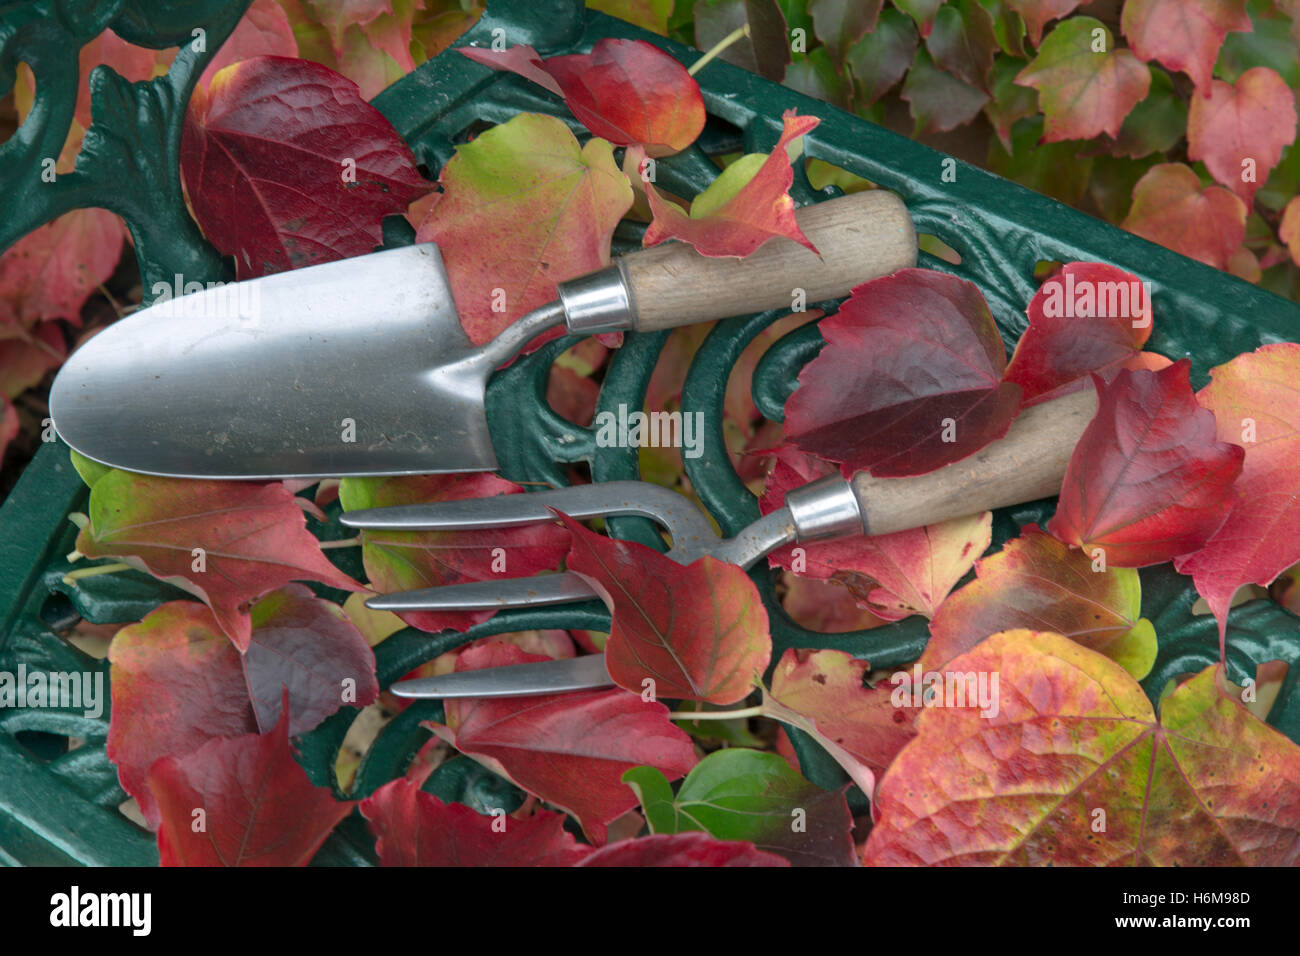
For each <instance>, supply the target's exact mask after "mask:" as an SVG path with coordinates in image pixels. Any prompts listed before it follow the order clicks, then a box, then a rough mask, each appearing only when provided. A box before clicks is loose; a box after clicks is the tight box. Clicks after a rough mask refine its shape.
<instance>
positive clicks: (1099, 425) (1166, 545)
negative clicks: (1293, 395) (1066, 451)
mask: <svg viewBox="0 0 1300 956" xmlns="http://www.w3.org/2000/svg"><path fill="white" fill-rule="evenodd" d="M1190 369H1191V362H1189V361H1188V360H1187V359H1183V360H1182V361H1180V362H1177V363H1175V364H1174V365H1171V366H1169V367H1168V368H1165V369H1162V370H1160V371H1158V372H1151V371H1146V370H1138V371H1130V370H1128V369H1124V370H1122V371H1120V372H1119V373H1118V374H1117V375H1116V376H1115V378H1114V379H1113V380H1112V381H1111V382H1110V383H1109V384H1106V383H1105V382H1103V381H1102V380H1101V378H1100V377H1098V376H1094V377H1093V384H1094V385H1095V387H1096V389H1097V398H1098V410H1097V415H1096V417H1094V418H1093V420H1092V422H1091V423H1089V425H1088V427H1087V428H1086V429H1084V432H1083V437H1082V438H1080V439H1079V443H1078V444H1077V445H1076V446H1075V448H1074V453H1073V454H1072V455H1071V456H1070V464H1069V465H1068V466H1067V468H1066V472H1065V483H1064V484H1063V486H1062V487H1061V497H1060V500H1059V502H1058V504H1057V507H1056V514H1054V515H1053V516H1052V519H1051V521H1049V522H1048V524H1047V530H1048V532H1049V533H1050V534H1051V535H1052V536H1053V537H1055V538H1056V539H1057V540H1059V541H1062V542H1064V543H1065V544H1068V545H1071V546H1073V547H1078V548H1083V549H1084V551H1086V552H1088V554H1089V555H1090V556H1091V557H1093V558H1095V557H1097V555H1096V553H1095V552H1096V550H1097V549H1101V551H1102V552H1104V557H1105V565H1106V566H1108V567H1109V566H1115V567H1144V566H1146V565H1149V564H1159V563H1161V562H1164V561H1171V560H1173V559H1174V558H1176V557H1178V556H1179V555H1184V554H1189V553H1191V552H1193V551H1196V550H1197V549H1198V548H1201V547H1202V546H1204V544H1205V542H1206V541H1208V540H1209V539H1210V536H1211V535H1213V534H1214V533H1215V531H1217V530H1218V528H1219V526H1220V525H1221V524H1223V521H1224V519H1225V518H1226V517H1227V515H1228V512H1229V510H1230V509H1231V508H1232V502H1233V496H1234V492H1233V482H1234V481H1235V480H1236V478H1237V476H1238V475H1239V474H1240V473H1241V467H1242V458H1243V457H1244V455H1245V452H1244V451H1243V450H1242V449H1241V446H1239V445H1234V444H1231V443H1229V442H1225V441H1220V440H1219V439H1217V438H1216V437H1215V416H1214V414H1213V413H1212V412H1210V411H1209V410H1207V409H1204V408H1201V407H1200V406H1199V405H1197V403H1196V396H1195V395H1194V394H1193V392H1192V387H1191V385H1190V384H1189V383H1188V374H1189V371H1190Z"/></svg>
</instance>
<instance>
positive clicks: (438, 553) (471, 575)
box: [339, 472, 569, 631]
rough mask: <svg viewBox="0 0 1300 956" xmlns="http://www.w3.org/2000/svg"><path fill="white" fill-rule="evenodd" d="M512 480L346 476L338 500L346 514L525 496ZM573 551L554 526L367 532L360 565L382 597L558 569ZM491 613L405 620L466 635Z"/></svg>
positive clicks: (416, 614)
mask: <svg viewBox="0 0 1300 956" xmlns="http://www.w3.org/2000/svg"><path fill="white" fill-rule="evenodd" d="M522 493H523V488H521V487H520V486H519V485H516V484H515V483H514V482H511V481H506V480H504V479H502V478H498V477H497V476H496V475H493V474H490V473H488V472H479V473H475V474H466V475H418V476H413V477H397V478H344V479H343V481H342V483H341V484H340V485H339V500H340V501H341V502H342V504H343V509H344V510H345V511H357V510H360V509H364V508H386V507H389V506H392V505H410V504H421V503H426V502H434V501H459V500H462V499H464V498H489V497H491V496H493V495H515V494H522ZM568 549H569V536H568V534H566V533H565V531H564V529H562V528H559V527H556V526H555V525H553V524H539V525H529V526H525V527H522V528H501V529H491V528H484V529H480V530H476V531H368V530H365V531H362V532H361V559H362V562H363V563H364V565H365V568H366V577H367V579H368V580H369V582H370V586H371V587H372V588H374V589H375V590H376V591H379V592H380V593H384V594H386V593H389V592H391V591H412V590H417V589H420V588H430V587H438V586H440V585H443V584H459V583H461V582H466V581H487V580H491V579H493V578H499V577H500V576H501V574H502V571H503V569H504V568H507V567H508V568H509V574H510V576H511V577H528V576H529V575H533V574H537V573H538V572H539V571H553V570H555V569H557V568H558V567H559V566H560V561H561V560H562V559H563V557H564V555H565V554H566V553H567V552H568ZM493 613H495V612H493V611H411V612H408V613H403V614H401V615H399V616H400V617H401V618H402V620H403V621H405V622H406V623H407V624H409V625H411V626H412V627H418V628H419V629H420V630H422V631H441V630H443V629H445V628H454V629H456V630H458V631H464V630H466V629H468V628H470V627H472V626H473V625H475V624H478V623H481V622H483V621H486V620H487V619H488V618H489V617H491V616H492V615H493Z"/></svg>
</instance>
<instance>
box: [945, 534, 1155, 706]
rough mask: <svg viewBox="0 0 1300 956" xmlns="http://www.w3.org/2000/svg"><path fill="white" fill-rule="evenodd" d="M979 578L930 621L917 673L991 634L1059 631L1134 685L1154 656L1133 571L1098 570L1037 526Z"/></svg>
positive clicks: (983, 567) (980, 568) (984, 565)
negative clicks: (1125, 674) (1118, 668)
mask: <svg viewBox="0 0 1300 956" xmlns="http://www.w3.org/2000/svg"><path fill="white" fill-rule="evenodd" d="M975 573H976V574H977V575H978V577H977V579H976V580H974V581H972V582H970V583H969V584H967V585H966V586H965V587H964V588H962V589H961V590H960V591H958V592H957V593H956V594H954V595H952V596H951V597H950V598H949V599H948V600H946V601H944V602H943V604H942V606H940V608H939V613H937V614H936V615H935V616H934V620H933V622H931V624H930V642H929V643H928V644H927V645H926V646H925V653H924V654H922V655H921V669H922V670H923V671H937V670H939V669H940V668H942V667H944V665H946V664H947V663H948V662H949V661H951V660H952V659H953V658H954V657H957V656H959V655H961V654H964V653H966V652H967V651H969V650H970V649H971V648H973V647H974V646H975V645H977V644H978V643H979V642H980V641H982V640H984V638H986V637H988V636H989V635H990V634H996V633H998V632H999V631H1012V630H1019V629H1025V630H1033V631H1050V632H1052V633H1054V634H1062V635H1064V636H1065V637H1068V638H1070V639H1071V640H1073V641H1077V642H1078V643H1080V644H1082V645H1083V646H1084V647H1087V648H1090V649H1092V650H1094V651H1097V652H1098V653H1101V654H1105V655H1106V656H1107V657H1109V658H1111V659H1112V660H1115V661H1117V662H1119V664H1120V665H1121V666H1122V667H1123V668H1124V669H1125V670H1127V671H1128V672H1129V673H1130V674H1132V675H1133V676H1134V678H1136V679H1137V680H1141V679H1142V678H1144V677H1146V676H1147V674H1148V673H1150V671H1151V665H1152V664H1154V663H1155V659H1156V632H1155V629H1154V628H1153V627H1152V626H1151V622H1150V621H1148V620H1147V619H1146V618H1144V617H1142V610H1141V606H1142V583H1141V581H1139V580H1138V573H1137V571H1135V570H1134V569H1132V568H1120V567H1107V568H1103V569H1099V568H1098V567H1097V565H1096V562H1095V561H1094V559H1093V558H1092V557H1091V556H1089V555H1088V554H1086V553H1085V552H1083V551H1078V550H1075V549H1074V548H1067V547H1066V546H1065V545H1063V544H1061V543H1060V542H1059V541H1057V540H1056V539H1054V538H1053V537H1051V536H1050V535H1048V534H1044V533H1043V532H1042V531H1041V530H1040V529H1039V528H1038V526H1037V525H1034V524H1029V525H1025V527H1024V528H1022V529H1021V532H1020V537H1018V538H1013V539H1012V540H1010V541H1008V542H1007V543H1006V544H1004V545H1003V546H1002V550H1001V551H999V552H998V553H997V554H992V555H989V556H988V557H987V558H983V559H981V560H980V562H979V563H978V564H976V565H975Z"/></svg>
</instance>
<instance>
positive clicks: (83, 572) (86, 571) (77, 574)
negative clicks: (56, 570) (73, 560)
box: [63, 561, 131, 586]
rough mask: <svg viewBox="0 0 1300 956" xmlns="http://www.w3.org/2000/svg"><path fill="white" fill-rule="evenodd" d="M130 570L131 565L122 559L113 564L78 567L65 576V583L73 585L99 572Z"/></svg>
mask: <svg viewBox="0 0 1300 956" xmlns="http://www.w3.org/2000/svg"><path fill="white" fill-rule="evenodd" d="M130 570H131V565H129V564H123V563H122V562H121V561H114V562H113V563H112V564H96V565H94V566H93V567H89V568H77V570H75V571H69V572H68V573H67V574H65V575H64V576H63V583H64V584H67V585H69V586H71V585H73V584H75V583H76V582H77V581H80V580H81V579H82V578H93V577H95V576H96V575H99V574H114V573H116V572H118V571H130Z"/></svg>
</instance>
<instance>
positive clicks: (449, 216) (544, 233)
mask: <svg viewBox="0 0 1300 956" xmlns="http://www.w3.org/2000/svg"><path fill="white" fill-rule="evenodd" d="M438 181H439V182H440V183H441V184H442V188H443V193H442V196H441V198H440V199H439V200H438V201H437V202H436V203H435V204H434V205H433V207H432V208H431V209H430V210H429V212H428V214H427V215H426V216H425V218H424V221H423V222H421V223H420V227H419V230H418V231H417V232H416V238H417V239H418V240H419V241H420V242H427V241H430V240H431V241H434V242H436V243H438V248H439V249H440V250H441V251H442V258H443V261H444V262H445V263H446V266H447V275H448V278H449V279H450V280H451V290H452V294H453V296H454V297H455V300H456V310H457V312H458V314H459V316H460V322H461V325H462V327H463V328H464V329H465V332H466V334H467V335H468V336H469V337H470V340H471V341H473V342H474V343H475V344H476V345H482V344H483V343H484V342H487V341H488V340H490V339H492V338H494V337H495V336H496V335H497V334H498V333H499V332H501V330H502V329H504V328H505V327H506V326H507V325H509V324H510V323H512V322H514V321H515V319H517V318H519V317H520V316H522V315H523V314H524V313H525V312H527V311H528V310H529V309H534V308H537V307H538V306H541V305H545V304H546V303H548V302H552V301H554V300H555V297H556V283H557V282H563V281H565V280H566V279H572V278H575V277H576V276H580V275H584V274H586V273H588V272H594V271H595V270H597V269H600V268H602V267H604V266H607V265H609V249H610V240H611V238H612V236H613V234H614V228H615V227H616V226H617V225H618V223H619V221H620V220H621V219H622V218H623V214H624V213H626V212H627V210H628V208H629V207H630V206H631V205H632V187H631V186H630V185H629V184H628V181H627V177H625V176H624V175H623V173H622V172H621V171H620V170H619V168H618V166H617V165H616V164H615V162H614V153H613V147H611V146H610V144H609V143H608V142H606V141H605V140H603V139H600V138H597V137H592V138H591V139H589V140H588V141H587V143H586V145H582V146H580V145H579V144H578V140H577V138H576V137H575V136H574V135H573V133H572V132H570V130H569V128H568V127H567V126H565V125H564V123H563V122H562V121H560V120H558V119H556V118H555V117H553V116H543V115H540V114H537V113H520V114H519V115H517V116H515V117H513V118H512V119H510V120H509V121H508V122H506V123H502V124H501V125H500V126H495V127H493V128H492V129H490V130H488V131H487V132H485V133H483V134H482V135H481V136H479V137H477V138H476V139H474V140H473V141H471V142H469V143H465V144H464V145H461V146H458V147H456V155H455V156H453V157H452V158H451V160H450V161H449V162H448V163H447V165H446V166H445V167H443V170H442V174H441V176H440V177H439V180H438ZM560 331H561V330H558V329H557V330H555V331H554V333H552V334H549V335H546V336H541V337H539V338H536V339H534V340H533V341H532V342H531V343H530V348H536V347H538V346H539V345H541V344H542V343H543V342H545V341H547V340H548V339H550V338H554V337H555V336H557V335H559V334H560Z"/></svg>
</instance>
